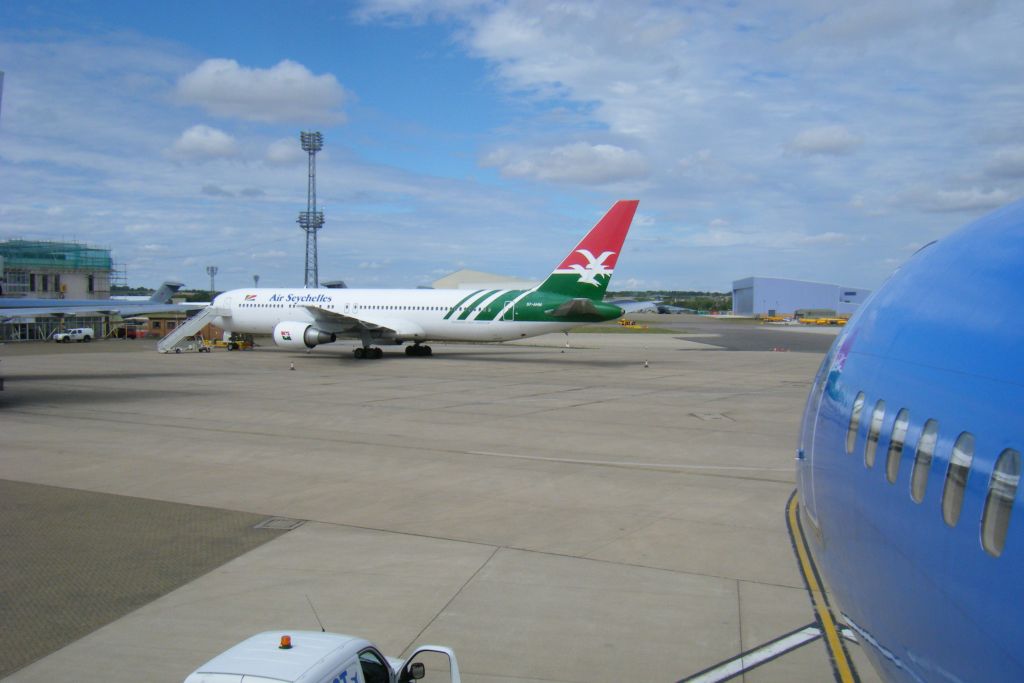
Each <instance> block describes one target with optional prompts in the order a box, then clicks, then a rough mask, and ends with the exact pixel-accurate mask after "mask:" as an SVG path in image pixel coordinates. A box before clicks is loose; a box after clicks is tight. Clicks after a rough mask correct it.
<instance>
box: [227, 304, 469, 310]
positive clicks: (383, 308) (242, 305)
mask: <svg viewBox="0 0 1024 683" xmlns="http://www.w3.org/2000/svg"><path fill="white" fill-rule="evenodd" d="M240 305H241V307H242V308H284V304H240ZM294 305H295V304H292V306H293V307H294ZM352 307H353V308H362V309H363V310H374V311H447V310H448V307H447V306H360V305H359V304H352ZM328 308H334V305H333V304H329V305H328ZM455 310H457V311H465V310H469V309H467V308H466V307H465V306H459V307H458V308H457V309H455ZM472 310H473V311H482V310H483V308H474V309H472Z"/></svg>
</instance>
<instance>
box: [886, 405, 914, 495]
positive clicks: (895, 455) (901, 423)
mask: <svg viewBox="0 0 1024 683" xmlns="http://www.w3.org/2000/svg"><path fill="white" fill-rule="evenodd" d="M909 426H910V411H908V410H907V409H906V408H900V412H898V413H896V419H895V420H894V421H893V423H892V435H891V436H890V437H889V453H888V454H887V455H886V456H885V478H886V479H888V480H889V483H890V484H895V483H896V477H897V476H898V475H899V473H900V458H901V457H902V456H903V443H904V442H905V441H906V440H907V427H909Z"/></svg>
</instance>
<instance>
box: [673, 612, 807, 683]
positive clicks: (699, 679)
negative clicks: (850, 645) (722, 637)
mask: <svg viewBox="0 0 1024 683" xmlns="http://www.w3.org/2000/svg"><path fill="white" fill-rule="evenodd" d="M818 638H821V629H819V628H818V627H817V626H808V627H807V628H805V629H802V630H800V631H797V632H796V633H792V634H790V635H788V636H785V637H783V638H779V639H778V640H773V641H772V642H770V643H766V644H764V645H762V646H761V647H759V648H757V649H756V650H751V651H750V652H748V653H746V654H744V655H740V656H739V657H735V658H733V659H730V660H728V661H726V662H722V663H721V664H719V665H718V666H716V667H715V668H714V669H711V670H709V671H705V672H704V673H702V674H698V675H697V676H694V677H693V678H684V679H683V681H685V683H720V681H727V680H729V679H730V678H732V677H734V676H738V675H739V674H741V673H743V672H744V671H749V670H750V669H753V668H754V667H756V666H759V665H761V664H763V663H764V662H766V661H768V660H769V659H773V658H775V657H778V656H779V655H781V654H783V653H785V652H788V651H790V650H795V649H796V648H798V647H800V646H802V645H806V644H807V643H810V642H812V641H815V640H817V639H818Z"/></svg>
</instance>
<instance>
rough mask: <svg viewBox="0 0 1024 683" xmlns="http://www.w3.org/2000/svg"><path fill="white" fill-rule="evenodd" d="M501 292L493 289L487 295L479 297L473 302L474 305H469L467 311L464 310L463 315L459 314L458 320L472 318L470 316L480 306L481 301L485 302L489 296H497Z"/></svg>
mask: <svg viewBox="0 0 1024 683" xmlns="http://www.w3.org/2000/svg"><path fill="white" fill-rule="evenodd" d="M500 291H501V290H500V289H492V290H490V291H489V292H487V293H486V294H484V295H483V296H480V297H477V298H476V299H474V300H473V302H472V303H470V304H468V305H467V306H466V310H464V311H463V312H462V313H460V314H459V318H458V319H459V320H465V319H466V318H468V317H469V316H470V314H471V313H472V312H473V309H474V308H475V307H476V306H477V305H479V304H480V302H481V301H483V300H484V299H486V298H487V297H489V296H492V295H494V294H497V293H498V292H500Z"/></svg>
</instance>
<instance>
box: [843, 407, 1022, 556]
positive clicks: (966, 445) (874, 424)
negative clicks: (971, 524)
mask: <svg viewBox="0 0 1024 683" xmlns="http://www.w3.org/2000/svg"><path fill="white" fill-rule="evenodd" d="M865 403H866V397H865V395H864V392H863V391H862V392H860V393H858V394H857V396H856V397H855V398H854V400H853V407H852V409H851V411H850V423H849V426H848V428H847V430H846V453H847V454H848V455H852V454H853V452H854V450H855V447H856V445H857V435H858V433H859V432H860V425H861V421H862V417H863V415H864V405H865ZM885 415H886V406H885V401H883V400H881V399H879V400H878V401H876V402H875V405H874V407H873V408H872V409H871V418H870V420H869V421H868V430H867V437H866V438H865V440H864V467H865V468H867V469H873V468H874V466H875V459H876V458H875V456H876V453H877V451H878V444H879V441H880V439H881V437H882V425H883V422H884V421H885ZM909 427H910V411H909V410H907V409H906V408H900V409H899V411H898V412H897V413H896V417H895V418H894V419H893V422H892V426H891V427H890V431H889V444H888V449H887V451H886V456H885V478H886V481H888V482H889V483H890V484H895V483H896V479H897V478H898V476H899V471H900V459H901V458H902V457H903V450H904V446H905V445H906V439H907V431H908V429H909ZM938 441H939V423H938V421H937V420H933V419H928V420H925V422H924V424H923V425H922V427H921V434H920V435H919V436H918V438H917V443H916V444H915V445H914V460H913V466H912V468H911V472H910V498H911V499H912V500H913V501H914V502H915V503H921V502H922V501H924V494H925V491H926V490H927V488H928V475H929V473H930V472H931V468H932V461H933V459H934V456H935V448H936V445H937V444H938ZM973 462H974V435H973V434H971V433H970V432H961V433H960V434H959V436H957V438H956V441H955V442H954V443H953V447H952V449H951V450H950V453H949V460H948V464H947V466H946V477H945V481H944V484H943V487H942V504H941V507H942V519H943V521H944V522H945V523H946V525H947V526H949V527H951V528H952V527H955V526H956V525H957V522H959V520H960V512H961V509H962V508H963V503H964V491H965V490H966V488H967V478H968V476H969V475H970V473H971V465H972V463H973ZM1020 468H1021V457H1020V452H1019V451H1017V450H1014V449H1012V448H1006V449H1004V450H1003V451H1002V452H1001V453H1000V454H999V457H998V458H997V459H996V461H995V464H994V466H993V468H992V475H991V478H990V479H989V485H988V494H987V496H986V498H985V507H984V509H983V511H982V518H981V533H980V535H981V545H982V547H983V548H984V549H985V552H987V553H988V554H989V555H992V556H993V557H999V556H1000V555H1002V553H1003V549H1004V547H1005V545H1006V533H1007V530H1008V529H1009V526H1010V516H1011V513H1012V512H1013V505H1014V502H1015V500H1016V497H1017V488H1018V484H1019V483H1020Z"/></svg>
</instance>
